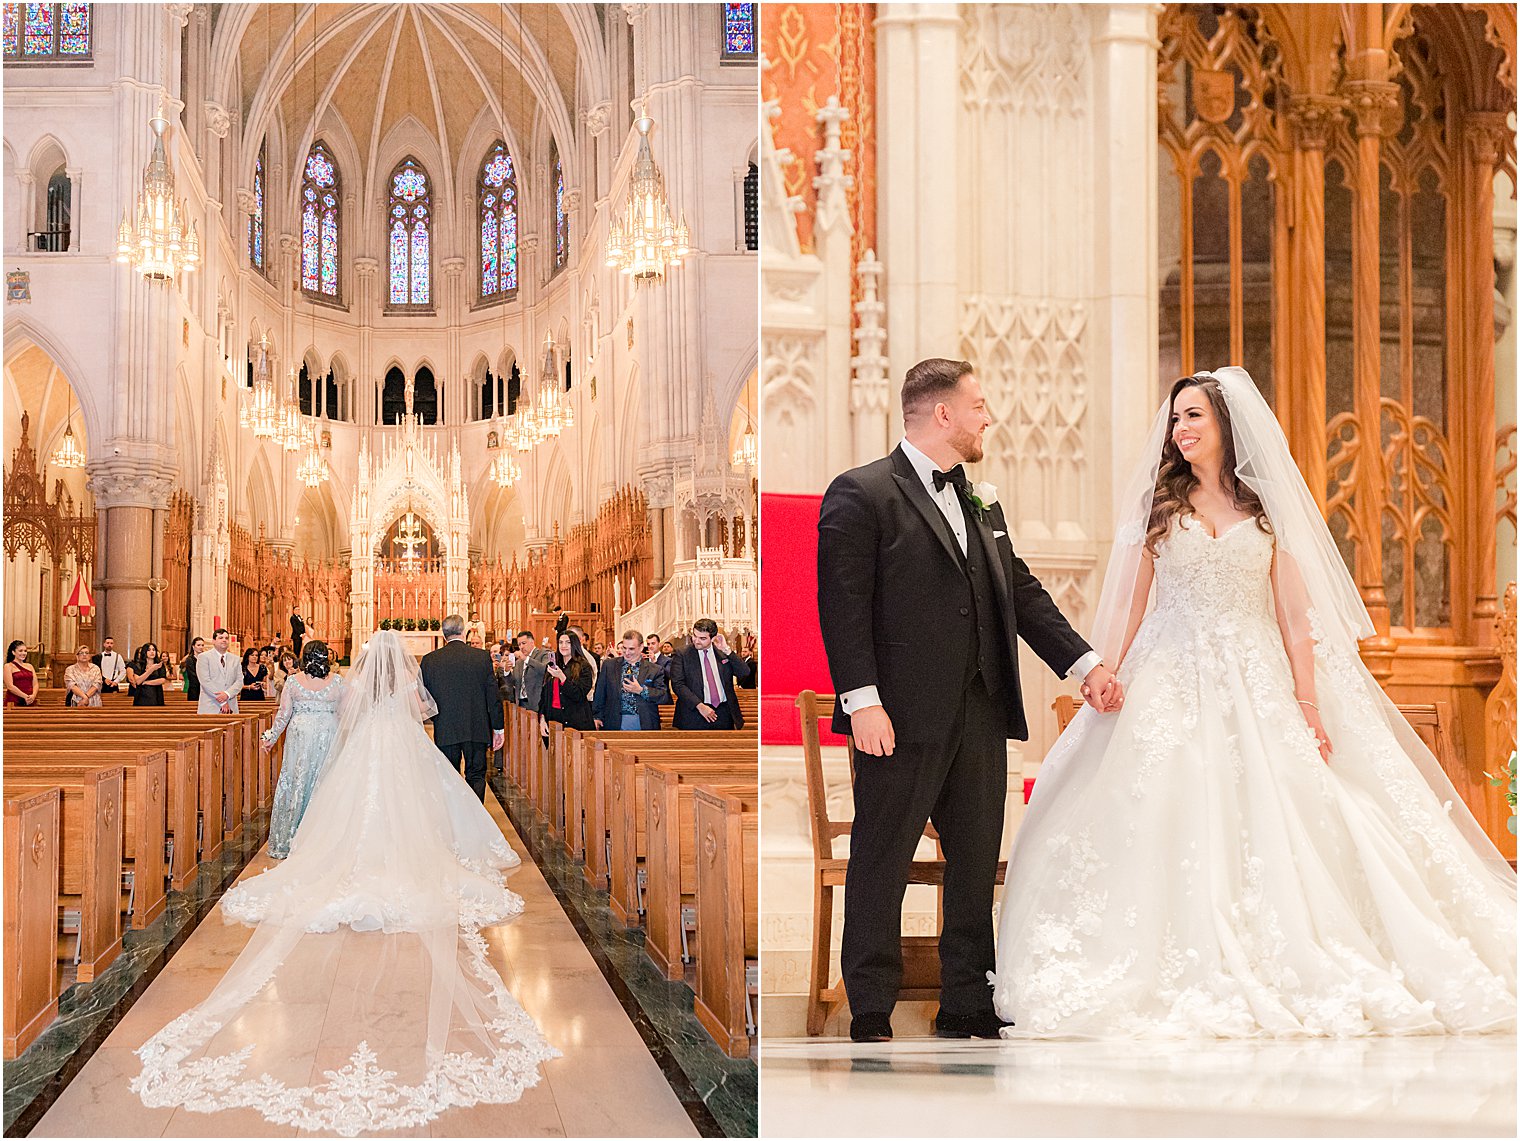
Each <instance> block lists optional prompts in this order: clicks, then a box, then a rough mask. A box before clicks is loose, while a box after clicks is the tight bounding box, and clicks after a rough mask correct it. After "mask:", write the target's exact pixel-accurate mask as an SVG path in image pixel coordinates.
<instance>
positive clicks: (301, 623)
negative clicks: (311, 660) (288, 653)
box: [290, 606, 306, 661]
mask: <svg viewBox="0 0 1520 1141" xmlns="http://www.w3.org/2000/svg"><path fill="white" fill-rule="evenodd" d="M305 641H306V621H305V619H303V618H302V617H301V608H300V607H299V606H292V607H291V608H290V642H291V645H292V646H293V647H294V650H295V655H296V659H297V660H298V661H299V660H300V657H301V646H302V645H303V644H304V643H305Z"/></svg>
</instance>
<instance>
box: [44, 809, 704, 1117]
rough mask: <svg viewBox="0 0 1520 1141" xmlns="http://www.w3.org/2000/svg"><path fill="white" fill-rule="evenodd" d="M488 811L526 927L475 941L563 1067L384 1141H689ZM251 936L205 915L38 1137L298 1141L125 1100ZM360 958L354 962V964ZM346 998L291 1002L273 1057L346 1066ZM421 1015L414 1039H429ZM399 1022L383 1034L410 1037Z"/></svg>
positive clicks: (677, 1109) (672, 1098) (673, 1104)
mask: <svg viewBox="0 0 1520 1141" xmlns="http://www.w3.org/2000/svg"><path fill="white" fill-rule="evenodd" d="M486 807H487V808H488V809H489V810H490V812H491V816H492V818H493V819H494V820H495V821H496V822H497V824H498V825H499V826H500V827H501V829H502V832H503V833H504V834H505V835H506V837H507V842H508V843H509V844H511V846H512V848H513V850H514V851H516V852H517V854H518V855H519V856H521V857H522V866H521V867H519V868H517V869H516V870H515V871H513V872H511V873H510V874H509V875H508V877H507V886H509V887H510V888H511V889H512V890H513V891H515V892H516V893H517V894H518V895H520V896H522V897H523V901H524V903H525V904H526V910H525V912H524V914H523V915H521V916H519V917H518V918H517V919H514V920H512V921H511V922H509V923H506V924H503V925H501V926H499V927H494V928H487V929H486V930H484V931H483V932H481V934H482V935H483V936H484V937H485V939H486V942H487V944H488V946H489V947H490V954H491V962H492V964H493V965H494V966H495V967H496V968H497V969H498V970H500V971H501V973H502V977H503V978H504V979H505V980H506V984H507V987H508V989H510V990H511V992H512V993H513V994H514V995H515V996H516V997H517V1000H518V1001H519V1002H521V1003H522V1005H523V1006H524V1007H525V1008H526V1009H527V1011H528V1013H529V1014H530V1015H532V1017H533V1019H534V1021H535V1022H537V1023H538V1025H539V1027H540V1028H541V1029H542V1030H543V1033H544V1037H545V1038H547V1039H548V1040H549V1041H550V1042H551V1043H553V1044H554V1045H555V1046H557V1047H558V1048H559V1049H560V1051H561V1052H562V1053H563V1055H564V1056H563V1057H561V1058H556V1059H554V1060H553V1061H551V1062H549V1063H547V1064H546V1065H545V1066H544V1067H543V1074H544V1080H543V1081H540V1082H539V1084H538V1085H537V1086H535V1087H534V1088H532V1089H530V1090H528V1091H527V1092H526V1093H524V1095H523V1097H522V1099H521V1100H520V1101H518V1102H516V1103H514V1104H512V1105H482V1106H476V1107H473V1108H470V1109H456V1110H451V1111H449V1112H447V1113H445V1114H444V1115H443V1116H442V1117H440V1118H438V1120H436V1121H434V1122H432V1123H431V1125H430V1126H429V1127H424V1128H421V1129H417V1130H412V1131H405V1130H400V1131H395V1132H390V1133H385V1134H382V1135H381V1136H384V1137H404V1136H414V1137H415V1136H421V1137H428V1136H431V1137H512V1136H519V1137H546V1136H551V1137H552V1136H558V1137H603V1136H612V1137H616V1136H628V1137H692V1136H696V1130H695V1129H694V1128H693V1127H692V1124H691V1119H690V1118H689V1117H687V1115H686V1112H685V1111H684V1110H683V1109H682V1108H681V1103H680V1101H679V1100H678V1099H677V1097H676V1095H675V1094H674V1093H673V1092H672V1091H671V1089H670V1086H669V1085H668V1084H667V1082H666V1081H665V1078H664V1077H663V1075H662V1074H661V1073H660V1068H659V1065H658V1064H657V1063H656V1062H655V1060H654V1058H653V1057H651V1056H650V1053H649V1051H648V1049H646V1048H645V1046H644V1043H643V1041H642V1039H640V1037H639V1034H638V1031H637V1030H635V1029H634V1027H633V1024H632V1023H631V1022H630V1021H629V1019H628V1016H627V1014H625V1013H624V1011H623V1008H622V1006H621V1004H620V1003H619V1002H618V1000H617V997H616V996H615V995H614V994H613V993H612V990H611V988H609V987H608V985H607V982H606V980H605V979H604V978H603V977H602V974H601V972H600V971H599V970H598V969H597V967H596V964H595V962H593V961H592V958H591V955H590V953H589V952H588V951H587V950H586V947H585V944H584V943H582V942H581V940H580V937H579V936H578V935H577V934H576V933H575V929H574V928H573V927H572V926H571V925H570V921H569V919H568V918H567V917H566V916H565V913H564V910H563V909H562V908H561V907H560V904H559V901H558V900H556V899H555V898H554V893H553V892H552V891H551V890H550V888H549V885H548V883H546V882H545V880H544V878H543V875H542V873H540V872H539V870H538V867H537V866H536V865H535V864H534V863H533V862H532V860H531V859H529V858H528V855H527V853H526V850H525V849H524V847H523V845H522V843H521V841H520V840H519V839H518V837H517V833H516V832H515V831H514V830H513V828H512V826H511V824H510V823H509V822H508V821H507V819H506V817H505V815H503V813H502V811H501V806H500V805H499V804H498V803H497V801H496V798H495V797H494V796H491V795H488V796H487V797H486ZM269 863H270V861H269V859H268V857H267V856H265V855H264V854H263V852H260V854H259V855H258V856H257V857H256V858H255V859H254V860H253V862H252V863H250V864H249V866H248V867H247V868H246V869H245V870H244V872H243V875H244V876H251V875H256V874H258V873H259V872H260V871H262V870H263V869H264V868H266V867H268V866H269ZM248 936H249V929H248V928H246V927H243V926H241V925H234V926H228V925H226V924H225V923H223V922H222V916H221V909H220V907H218V908H217V910H216V911H214V912H212V914H210V915H208V916H207V917H206V918H205V919H204V920H202V922H201V924H200V926H199V927H197V928H196V930H195V931H194V933H193V934H192V935H191V936H190V938H189V939H188V940H186V942H185V945H184V946H183V947H181V948H180V949H179V951H178V952H177V953H176V954H175V956H174V958H173V959H171V960H170V961H169V964H168V966H166V967H165V968H164V970H163V971H162V973H160V974H159V976H158V977H157V978H156V979H155V980H154V981H153V983H152V985H151V986H150V987H149V988H148V991H147V993H145V994H144V995H143V996H142V997H141V998H139V999H138V1000H137V1002H136V1003H135V1004H134V1005H133V1006H132V1009H131V1010H129V1011H128V1012H127V1014H126V1015H125V1016H124V1017H123V1018H122V1020H121V1023H120V1024H119V1025H118V1026H117V1027H116V1028H115V1030H113V1031H112V1032H111V1035H110V1037H108V1038H107V1039H106V1041H105V1044H104V1045H103V1046H102V1047H101V1048H100V1049H99V1050H97V1051H96V1052H95V1054H94V1056H93V1057H92V1058H91V1059H90V1060H89V1061H88V1062H87V1063H85V1066H84V1068H83V1069H82V1070H81V1071H80V1072H79V1073H78V1074H77V1075H76V1076H75V1078H74V1080H73V1081H72V1082H70V1083H69V1086H68V1088H67V1089H65V1090H64V1091H63V1093H62V1094H61V1095H60V1096H59V1098H58V1100H57V1101H56V1102H55V1103H54V1104H53V1107H52V1108H51V1109H49V1110H48V1112H47V1113H46V1114H45V1115H44V1116H43V1118H42V1120H41V1121H40V1122H39V1123H38V1124H37V1127H36V1129H34V1130H33V1131H32V1134H31V1136H33V1137H189V1136H195V1137H265V1136H269V1137H273V1136H297V1135H299V1134H298V1133H297V1131H296V1130H295V1129H293V1128H290V1127H287V1126H280V1125H275V1124H273V1123H271V1122H269V1121H266V1120H265V1119H264V1118H263V1117H262V1116H260V1115H259V1114H257V1113H255V1112H254V1111H252V1110H233V1111H228V1112H224V1113H216V1114H206V1113H193V1112H191V1111H189V1110H185V1109H148V1108H146V1107H145V1106H144V1105H143V1104H142V1102H141V1101H139V1100H138V1098H137V1095H136V1094H134V1093H133V1092H132V1091H131V1090H130V1089H129V1088H128V1086H129V1083H130V1082H131V1080H132V1078H133V1077H135V1076H136V1075H137V1073H138V1071H139V1069H140V1067H139V1064H138V1060H137V1057H136V1055H135V1054H134V1053H133V1050H135V1049H136V1048H137V1047H138V1046H140V1045H142V1043H143V1042H144V1041H146V1040H147V1038H148V1037H149V1036H150V1035H152V1034H153V1033H155V1032H156V1031H158V1030H159V1029H160V1028H161V1027H162V1026H163V1025H164V1024H165V1023H166V1022H168V1021H169V1020H170V1019H171V1018H172V1017H174V1016H175V1015H177V1014H179V1013H181V1012H183V1011H184V1010H185V1009H186V1008H188V1007H190V1006H192V1005H194V1004H195V1003H197V1002H199V1001H201V1000H202V999H203V998H205V997H206V995H208V994H209V993H210V992H211V989H212V987H213V986H215V984H216V982H217V980H218V979H220V978H221V976H222V973H223V971H225V970H226V968H227V967H228V966H229V965H230V964H231V963H232V961H233V960H234V959H235V958H237V955H238V952H239V951H241V950H242V948H243V946H244V944H245V943H246V942H247V941H248ZM341 937H342V938H344V939H345V940H348V941H350V942H353V943H354V944H355V946H354V948H352V949H351V948H350V947H348V946H345V947H344V948H343V952H359V953H360V954H362V948H360V947H359V943H360V941H363V940H366V939H368V940H373V939H374V938H375V936H374V935H373V934H368V935H357V936H356V935H354V934H353V933H352V932H347V931H345V932H344V933H343V934H342V936H341ZM356 957H357V955H356ZM344 998H345V996H344V994H342V993H338V994H332V995H304V994H303V995H293V996H291V1002H290V1003H289V1004H288V1005H287V1006H285V1007H283V1008H281V1009H282V1011H283V1017H281V1018H280V1019H279V1020H278V1021H277V1022H274V1023H272V1024H271V1025H269V1026H268V1027H266V1028H263V1030H262V1032H261V1034H260V1037H261V1039H262V1040H263V1041H264V1042H265V1043H266V1044H267V1043H268V1042H269V1041H271V1040H272V1039H276V1038H281V1039H284V1040H285V1041H286V1042H287V1044H288V1045H287V1056H288V1057H290V1058H292V1059H299V1061H298V1062H297V1063H296V1064H297V1065H298V1066H304V1065H306V1059H307V1058H310V1059H311V1063H310V1064H311V1065H312V1066H313V1067H320V1068H321V1069H332V1068H335V1067H337V1066H341V1065H343V1064H344V1063H345V1062H347V1060H348V1053H349V1050H348V1049H346V1048H343V1047H341V1046H338V1045H336V1042H337V1041H340V1040H345V1039H344V1038H343V1036H342V1035H341V1034H339V1035H334V1042H335V1044H334V1045H333V1046H332V1047H327V1046H325V1038H326V1035H325V1033H324V1030H325V1027H326V1024H327V1023H328V1022H329V1020H332V1021H333V1022H334V1023H338V1022H341V1020H342V1010H343V1006H344ZM422 1015H423V1010H422V1008H421V1006H420V1005H419V1009H418V1025H417V1026H416V1027H415V1033H416V1034H417V1036H418V1037H419V1038H420V1037H421V1036H422V1035H423V1033H424V1028H423V1026H422V1025H421V1020H422ZM408 1030H409V1028H408V1027H407V1026H405V1025H404V1023H401V1022H397V1023H396V1024H395V1025H393V1026H388V1027H387V1028H386V1032H387V1034H405V1033H408Z"/></svg>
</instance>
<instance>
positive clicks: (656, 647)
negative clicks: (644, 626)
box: [644, 634, 670, 675]
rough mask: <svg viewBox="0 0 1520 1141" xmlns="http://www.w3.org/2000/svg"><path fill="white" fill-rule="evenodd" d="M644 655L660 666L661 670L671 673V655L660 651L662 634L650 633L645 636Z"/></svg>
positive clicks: (664, 672)
mask: <svg viewBox="0 0 1520 1141" xmlns="http://www.w3.org/2000/svg"><path fill="white" fill-rule="evenodd" d="M644 656H645V657H646V658H648V659H649V661H650V662H652V663H653V664H654V665H657V666H659V667H660V672H661V673H663V674H666V675H669V673H670V655H669V654H664V653H661V652H660V636H659V635H658V634H649V635H646V636H645V638H644Z"/></svg>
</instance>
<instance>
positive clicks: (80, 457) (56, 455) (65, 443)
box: [49, 390, 84, 468]
mask: <svg viewBox="0 0 1520 1141" xmlns="http://www.w3.org/2000/svg"><path fill="white" fill-rule="evenodd" d="M49 458H50V459H51V460H52V462H53V466H54V467H58V468H82V467H84V452H82V451H81V450H80V448H79V444H78V443H77V442H76V441H75V439H74V394H73V391H72V390H70V392H69V422H68V423H67V424H66V425H64V429H63V439H62V441H60V442H59V444H58V447H57V448H55V449H54V450H53V454H52V456H51V457H49Z"/></svg>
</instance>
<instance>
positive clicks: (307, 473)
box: [296, 437, 331, 487]
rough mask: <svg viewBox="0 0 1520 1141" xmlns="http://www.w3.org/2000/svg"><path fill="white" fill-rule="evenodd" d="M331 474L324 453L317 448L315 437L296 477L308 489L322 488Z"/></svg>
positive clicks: (297, 470)
mask: <svg viewBox="0 0 1520 1141" xmlns="http://www.w3.org/2000/svg"><path fill="white" fill-rule="evenodd" d="M330 474H331V473H330V472H329V471H328V468H327V461H326V460H325V459H323V458H322V452H321V450H320V449H319V448H318V447H317V442H316V439H315V437H313V439H312V441H311V444H310V446H309V447H308V448H307V451H306V458H305V459H303V460H302V461H301V466H300V467H298V468H297V469H296V476H297V478H299V479H300V481H301V482H302V483H304V484H305V485H306V486H307V487H320V486H321V485H322V484H324V483H326V482H327V480H328V477H329V476H330Z"/></svg>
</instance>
